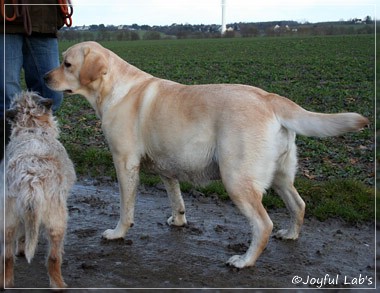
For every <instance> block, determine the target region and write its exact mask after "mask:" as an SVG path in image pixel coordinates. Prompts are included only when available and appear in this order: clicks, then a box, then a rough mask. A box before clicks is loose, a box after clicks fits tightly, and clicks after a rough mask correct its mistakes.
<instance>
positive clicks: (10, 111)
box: [5, 109, 17, 121]
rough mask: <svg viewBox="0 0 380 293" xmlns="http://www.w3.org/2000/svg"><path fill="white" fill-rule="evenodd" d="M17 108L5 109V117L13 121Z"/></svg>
mask: <svg viewBox="0 0 380 293" xmlns="http://www.w3.org/2000/svg"><path fill="white" fill-rule="evenodd" d="M16 115H17V109H8V110H6V111H5V118H6V119H9V120H10V121H13V120H14V119H15V118H16Z"/></svg>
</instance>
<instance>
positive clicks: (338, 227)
mask: <svg viewBox="0 0 380 293" xmlns="http://www.w3.org/2000/svg"><path fill="white" fill-rule="evenodd" d="M184 200H185V204H186V208H187V219H188V221H189V225H188V226H187V227H183V228H173V227H169V226H168V225H166V219H167V218H168V217H169V216H170V213H171V210H170V206H169V201H168V198H167V196H166V193H165V191H164V190H163V188H161V187H160V186H158V187H144V186H143V187H140V188H139V191H138V197H137V202H136V209H135V225H134V227H133V228H132V229H131V230H130V231H129V233H128V234H127V236H126V237H125V239H124V240H117V241H112V242H111V241H106V240H102V239H101V234H102V232H103V231H104V230H105V229H108V228H114V225H115V224H116V223H117V220H118V217H119V198H118V189H117V186H116V185H106V186H105V185H99V186H94V185H93V184H92V183H89V184H86V183H83V182H82V184H77V185H76V186H75V188H74V190H73V192H72V193H71V196H70V199H69V202H68V209H69V214H70V220H69V226H68V231H67V236H66V242H65V255H64V262H63V265H62V270H63V277H64V279H65V281H66V283H67V284H68V285H69V287H70V288H316V287H320V286H322V288H325V287H335V288H346V287H349V288H352V287H355V288H374V286H375V245H376V244H375V235H374V234H375V226H374V224H367V225H360V226H356V227H352V226H348V225H347V224H345V223H344V222H341V221H338V220H329V221H326V222H319V221H317V220H315V219H312V218H306V219H305V224H304V226H303V230H302V232H301V235H300V238H299V239H298V240H297V241H282V240H277V239H274V238H271V239H270V241H269V244H268V246H267V249H266V250H265V251H264V252H263V254H262V255H261V257H260V258H259V259H258V261H257V263H256V266H255V267H252V268H246V269H243V270H237V269H233V268H230V267H227V266H225V264H224V263H225V261H226V260H227V259H228V258H229V257H230V256H232V255H234V254H241V253H243V252H245V250H246V249H247V247H248V245H249V240H250V233H249V227H248V223H247V221H246V220H245V219H244V218H243V216H242V215H240V213H239V212H238V210H237V208H236V207H235V206H234V205H233V204H232V203H231V202H229V201H220V200H218V199H217V198H212V197H211V198H205V197H203V196H202V195H199V194H198V195H195V194H184ZM269 213H270V216H271V218H272V220H273V222H274V225H275V227H274V230H277V229H279V228H280V227H284V226H285V225H286V223H287V219H288V216H287V213H286V211H285V210H270V211H269ZM45 254H46V242H45V240H43V238H42V237H41V239H40V244H39V247H38V251H37V253H36V255H35V257H34V259H33V261H32V264H31V265H28V264H27V262H26V260H25V259H23V258H21V257H19V258H18V259H17V261H16V266H15V285H16V287H19V288H45V287H47V286H48V277H47V274H46V269H45V266H44V265H45Z"/></svg>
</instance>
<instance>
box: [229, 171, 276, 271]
mask: <svg viewBox="0 0 380 293" xmlns="http://www.w3.org/2000/svg"><path fill="white" fill-rule="evenodd" d="M225 181H226V180H224V184H225V187H226V190H227V192H228V194H229V196H230V198H231V199H232V201H233V202H234V203H235V204H236V205H237V207H238V208H239V209H240V211H241V212H242V213H243V214H244V215H245V216H246V217H247V219H248V221H249V224H250V226H251V228H252V241H251V244H250V246H249V248H248V250H247V252H246V253H245V254H243V255H234V256H232V257H231V258H230V259H229V260H228V261H227V264H228V265H231V266H234V267H237V268H244V267H248V266H253V265H254V264H255V262H256V260H257V258H258V257H259V256H260V254H261V253H262V252H263V250H264V249H265V247H266V245H267V243H268V240H269V237H270V235H271V233H272V228H273V223H272V221H271V219H270V218H269V216H268V213H267V211H266V210H265V208H264V206H263V205H262V203H261V199H262V192H261V191H260V190H259V189H258V188H255V187H254V184H253V180H250V179H249V178H247V179H246V180H244V181H241V180H239V182H233V181H231V180H227V184H226V183H225Z"/></svg>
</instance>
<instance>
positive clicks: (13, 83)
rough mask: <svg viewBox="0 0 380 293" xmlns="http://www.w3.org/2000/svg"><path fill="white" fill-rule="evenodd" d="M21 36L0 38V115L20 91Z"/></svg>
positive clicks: (9, 35) (7, 35) (6, 35)
mask: <svg viewBox="0 0 380 293" xmlns="http://www.w3.org/2000/svg"><path fill="white" fill-rule="evenodd" d="M23 38H24V37H23V35H19V34H5V35H2V36H1V38H0V54H1V58H2V59H3V60H4V62H2V63H1V65H2V66H1V68H0V79H1V86H0V95H1V96H0V99H1V103H0V115H1V116H2V117H3V114H4V112H5V110H6V109H8V108H9V105H10V102H11V100H12V98H13V96H14V95H15V94H16V93H19V92H20V91H21V85H20V74H21V68H22V64H23V56H22V47H23Z"/></svg>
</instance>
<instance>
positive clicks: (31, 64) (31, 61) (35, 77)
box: [24, 37, 63, 111]
mask: <svg viewBox="0 0 380 293" xmlns="http://www.w3.org/2000/svg"><path fill="white" fill-rule="evenodd" d="M58 66H59V51H58V40H57V39H56V38H49V37H27V38H26V39H25V44H24V71H25V81H26V85H27V87H28V89H29V90H32V91H35V92H38V93H39V94H40V95H41V96H43V97H45V98H50V99H53V111H57V110H58V108H59V107H60V105H61V103H62V98H63V94H62V93H60V92H55V91H52V90H51V89H49V88H48V87H47V86H46V84H45V82H44V79H43V77H44V75H45V73H47V72H48V71H50V70H52V69H53V68H55V67H58Z"/></svg>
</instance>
